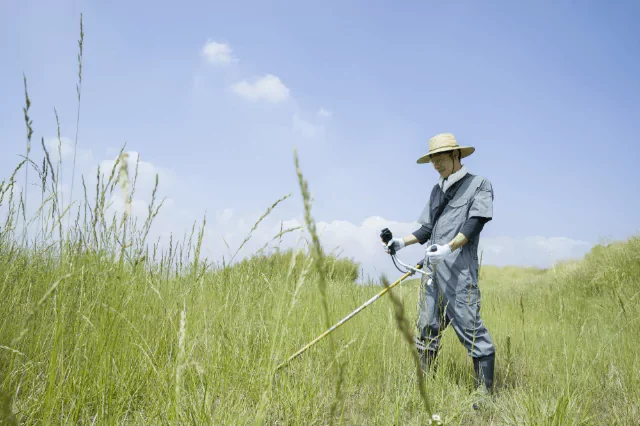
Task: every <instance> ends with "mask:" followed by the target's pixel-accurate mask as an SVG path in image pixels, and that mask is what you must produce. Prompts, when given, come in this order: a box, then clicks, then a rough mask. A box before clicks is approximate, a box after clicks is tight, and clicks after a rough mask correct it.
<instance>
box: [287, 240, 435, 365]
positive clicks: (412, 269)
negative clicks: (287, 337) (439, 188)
mask: <svg viewBox="0 0 640 426" xmlns="http://www.w3.org/2000/svg"><path fill="white" fill-rule="evenodd" d="M380 237H381V238H382V241H383V242H384V243H385V244H388V243H389V241H391V238H392V237H393V236H392V234H391V231H389V229H387V228H385V229H383V230H382V233H381V234H380ZM390 255H391V258H392V259H393V263H394V265H395V266H396V268H397V269H398V270H399V271H400V272H403V273H404V275H402V276H401V277H400V278H398V279H397V280H396V281H394V282H393V283H392V284H390V285H389V286H387V287H385V288H384V289H383V290H382V291H381V292H380V293H378V294H376V295H375V296H373V297H372V298H371V299H369V300H367V301H366V302H365V303H364V304H363V305H362V306H360V307H359V308H358V309H356V310H355V311H353V312H351V313H350V314H349V315H347V316H346V317H344V318H343V319H341V320H340V321H338V322H337V323H336V324H334V325H333V326H332V327H331V328H329V329H328V330H327V331H325V332H324V333H322V334H321V335H319V336H318V337H316V338H315V339H313V341H311V342H310V343H308V344H307V345H305V346H304V347H303V348H302V349H300V350H299V351H298V352H296V353H294V354H293V355H291V356H290V357H289V359H287V360H286V361H284V362H282V363H280V365H278V366H277V367H276V371H278V370H279V369H280V368H282V367H284V366H285V365H287V364H288V363H289V362H290V361H291V360H293V359H294V358H296V357H298V356H299V355H301V354H302V353H303V352H304V351H306V350H307V349H309V348H310V347H311V346H313V345H315V344H316V343H318V342H319V341H320V340H321V339H322V338H324V337H326V336H327V335H328V334H329V333H331V332H332V331H334V330H335V329H337V328H338V327H340V326H341V325H342V324H344V323H345V322H347V321H349V320H350V319H351V318H353V317H354V316H356V315H357V314H358V313H360V312H362V310H363V309H364V308H366V307H367V306H369V305H371V304H372V303H373V302H375V301H376V300H378V299H379V298H380V297H382V296H384V295H385V294H386V293H387V292H388V291H389V290H391V289H392V288H393V287H395V286H396V285H398V284H400V283H401V282H402V281H404V280H405V279H406V278H408V277H410V276H411V275H413V274H415V273H416V272H418V273H421V274H424V275H426V276H430V275H431V273H429V272H426V271H423V270H422V269H423V267H424V260H421V261H420V262H419V263H418V264H417V265H416V266H415V267H412V266H409V265H407V264H406V263H403V262H401V261H400V260H399V259H397V257H396V253H395V250H393V248H392V247H390ZM396 262H398V263H399V264H400V265H402V266H404V267H405V268H407V269H408V270H407V271H403V270H402V269H400V268H399V267H398V265H397V264H396Z"/></svg>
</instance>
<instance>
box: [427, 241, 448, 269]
mask: <svg viewBox="0 0 640 426" xmlns="http://www.w3.org/2000/svg"><path fill="white" fill-rule="evenodd" d="M451 253H452V250H451V247H450V246H449V244H443V245H440V244H433V245H431V246H429V247H428V248H427V256H428V257H429V262H430V263H431V264H432V265H437V264H438V263H440V262H441V261H442V259H444V258H445V257H446V256H448V255H450V254H451Z"/></svg>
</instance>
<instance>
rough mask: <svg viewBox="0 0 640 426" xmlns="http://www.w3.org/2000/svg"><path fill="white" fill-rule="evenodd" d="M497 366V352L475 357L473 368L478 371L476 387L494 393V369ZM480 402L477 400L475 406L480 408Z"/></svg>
mask: <svg viewBox="0 0 640 426" xmlns="http://www.w3.org/2000/svg"><path fill="white" fill-rule="evenodd" d="M494 367H495V353H494V354H491V355H489V356H485V357H480V358H473V370H474V371H475V373H476V389H477V390H479V391H480V392H481V393H483V394H488V395H491V394H492V393H493V371H494ZM479 406H480V404H479V403H478V402H475V403H474V404H473V408H474V409H475V410H477V409H479V408H480V407H479Z"/></svg>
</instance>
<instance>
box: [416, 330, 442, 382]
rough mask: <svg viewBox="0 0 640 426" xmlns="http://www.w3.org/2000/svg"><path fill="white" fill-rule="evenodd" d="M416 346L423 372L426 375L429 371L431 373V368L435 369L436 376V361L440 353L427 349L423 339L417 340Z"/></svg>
mask: <svg viewBox="0 0 640 426" xmlns="http://www.w3.org/2000/svg"><path fill="white" fill-rule="evenodd" d="M415 344H416V349H417V350H418V354H419V355H420V364H421V366H422V371H423V372H425V373H426V372H427V371H431V368H432V367H433V373H434V374H435V371H436V366H435V361H436V356H437V355H438V353H437V352H434V351H430V350H429V349H427V345H426V342H425V341H424V340H422V338H416V339H415Z"/></svg>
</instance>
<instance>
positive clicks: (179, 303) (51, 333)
mask: <svg viewBox="0 0 640 426" xmlns="http://www.w3.org/2000/svg"><path fill="white" fill-rule="evenodd" d="M79 93H80V92H79ZM78 98H79V99H80V96H78ZM25 120H26V123H27V128H28V140H29V141H30V139H31V133H29V130H30V125H29V123H30V121H29V118H28V103H27V107H26V108H25ZM43 147H44V145H43ZM29 155H31V157H29ZM43 156H44V160H45V161H44V162H43V158H37V159H33V152H31V150H30V149H29V150H27V158H29V161H26V160H25V161H23V162H22V163H21V164H20V165H19V167H18V168H17V169H16V172H15V173H14V174H13V175H12V176H9V177H7V178H6V179H5V180H4V181H3V182H2V184H1V186H0V207H2V208H3V209H4V210H3V211H4V212H5V213H6V216H5V217H4V218H3V221H2V226H1V228H0V312H1V315H0V397H1V401H0V402H1V404H0V417H1V418H2V420H3V422H4V423H5V424H82V425H88V424H144V425H148V424H234V425H236V424H239V425H244V424H295V425H319V424H322V425H324V424H345V425H422V424H426V423H427V421H428V419H429V412H428V411H429V410H428V408H430V409H431V410H432V412H433V413H435V414H437V415H439V416H440V417H441V419H442V421H443V422H444V423H445V424H467V425H480V424H531V425H533V424H536V425H538V424H549V425H573V424H589V425H605V424H621V425H623V424H624V425H626V424H640V351H639V350H638V342H640V331H638V330H640V239H639V238H637V237H635V238H631V239H630V240H628V241H625V242H620V243H616V244H614V245H611V246H608V247H603V246H597V247H596V248H594V249H593V250H592V252H591V253H589V254H588V255H587V256H586V258H585V259H584V260H582V261H579V262H571V263H565V264H560V265H556V267H555V268H553V269H551V270H537V269H524V268H514V267H512V268H496V267H491V266H483V267H482V270H481V279H480V288H481V291H482V315H483V319H484V321H485V323H486V325H487V327H488V328H489V330H490V332H491V334H492V336H493V339H494V342H495V343H496V346H497V358H496V384H495V395H494V397H493V401H492V403H491V404H489V405H487V406H486V407H485V408H483V409H482V410H481V411H478V412H476V411H474V410H473V409H472V407H471V404H472V402H473V400H474V399H473V397H474V395H473V369H472V364H471V360H470V359H469V358H468V357H467V356H466V351H465V350H464V348H463V347H462V345H461V344H460V343H459V342H458V340H457V338H456V337H455V335H454V332H453V330H452V329H448V330H447V331H446V333H445V337H444V342H443V350H442V351H441V358H440V360H439V368H438V372H437V374H436V375H435V376H434V377H430V376H429V377H426V376H425V378H424V390H425V392H424V395H425V397H426V398H425V397H422V395H421V392H420V387H419V381H418V376H417V374H416V366H415V362H414V361H415V356H416V353H415V349H414V348H413V345H411V344H409V343H408V342H407V340H408V338H410V336H408V335H407V333H411V332H412V331H413V323H414V320H415V317H416V304H417V297H418V289H419V283H418V281H417V280H415V279H414V280H408V281H406V282H404V283H402V284H400V285H398V286H397V287H395V288H394V289H393V290H391V291H390V292H389V294H387V295H385V296H384V297H383V298H382V299H380V300H378V301H377V302H376V303H375V304H373V305H371V306H370V307H368V308H367V309H366V310H364V311H363V312H361V313H360V314H359V315H357V316H356V317H354V318H353V319H352V320H351V321H349V322H347V323H346V324H345V325H344V326H342V327H341V328H339V329H338V330H336V331H335V332H333V333H332V334H330V335H329V336H328V337H327V338H325V339H323V340H321V341H320V342H319V343H318V344H316V345H315V346H313V347H312V348H310V349H309V350H308V351H306V352H305V353H304V354H302V355H301V356H300V357H298V358H296V359H295V360H293V361H292V362H291V363H290V364H289V365H287V366H286V367H285V368H283V369H281V370H280V371H279V372H278V374H274V368H275V367H276V366H277V365H278V364H279V363H280V362H282V361H284V360H286V359H287V357H289V356H290V355H291V354H293V353H294V352H296V351H297V350H298V349H300V348H301V347H302V346H304V345H305V344H307V343H308V342H310V341H311V340H313V339H314V338H315V337H316V336H318V335H319V334H320V333H322V332H323V331H324V330H326V329H327V327H328V326H329V325H331V324H333V323H335V322H337V321H338V320H339V319H341V318H342V317H344V316H345V315H347V314H348V313H350V312H351V311H353V310H354V309H355V308H357V307H358V306H360V305H361V304H362V303H364V302H365V301H366V300H367V299H368V298H370V297H371V296H373V295H374V294H376V293H377V292H379V291H380V290H381V289H382V287H381V286H378V285H356V284H354V278H355V277H356V276H357V271H358V265H356V264H354V263H352V262H351V261H349V260H344V259H336V258H335V257H332V256H326V255H325V254H323V252H322V250H321V247H320V246H319V243H318V241H317V238H316V235H315V227H314V222H313V219H312V212H311V208H312V206H311V205H310V204H309V196H308V188H307V187H306V183H305V182H304V180H303V178H302V175H301V174H299V183H300V188H301V192H302V194H303V196H304V199H305V205H304V206H301V208H303V207H304V209H305V213H306V221H307V229H305V231H304V232H305V234H306V235H307V236H308V237H309V240H310V243H309V246H308V250H306V251H301V252H295V253H294V252H292V251H283V252H282V253H277V254H273V255H270V256H265V255H263V254H259V253H257V254H256V255H255V256H254V257H252V258H248V259H244V260H242V261H240V262H234V263H233V264H231V265H225V266H220V265H217V264H216V265H214V264H213V263H211V262H210V261H207V260H206V259H202V258H201V256H200V247H201V242H202V228H203V227H204V226H205V224H204V223H203V224H202V226H201V227H200V228H198V229H195V230H194V232H193V234H192V235H187V236H185V238H183V240H181V241H174V242H173V243H172V245H171V248H170V250H168V251H159V250H156V246H155V245H154V244H148V241H147V238H146V237H147V233H148V230H149V227H150V226H152V223H153V217H154V215H155V214H156V213H157V211H156V210H155V208H156V207H158V206H159V203H156V204H155V205H154V207H153V208H151V209H150V211H149V217H148V221H147V222H145V223H142V224H137V225H136V223H135V222H133V221H132V219H131V217H128V216H114V217H107V216H105V211H106V210H107V206H105V201H104V200H105V199H108V196H109V194H110V193H111V192H112V191H114V190H120V189H122V190H123V191H125V194H129V195H130V194H131V192H130V191H131V185H130V183H131V182H132V180H133V179H130V178H129V174H130V173H129V172H130V171H129V170H127V169H126V168H124V167H122V163H116V166H117V167H116V166H114V169H113V170H108V171H105V173H106V176H109V178H107V179H106V180H100V181H99V184H98V185H97V187H96V188H95V189H93V190H91V189H88V190H86V192H85V193H87V192H89V193H91V192H92V191H93V192H94V194H93V195H91V196H89V195H87V196H86V198H85V200H84V203H81V204H79V205H74V206H71V208H67V206H65V205H64V204H63V203H62V202H61V199H60V196H59V194H58V193H57V192H56V191H57V189H56V188H58V183H57V181H56V179H57V178H56V176H54V175H53V174H52V173H51V172H52V171H58V170H59V167H60V165H54V164H51V163H50V162H47V158H48V157H49V156H48V154H47V153H43ZM31 160H32V161H31ZM38 164H43V166H38ZM28 169H30V170H31V173H32V175H31V177H32V178H33V177H34V176H36V179H38V180H39V181H41V182H42V185H43V186H42V196H41V197H39V198H40V199H29V200H25V198H24V196H23V194H21V193H19V192H16V191H15V184H16V182H17V181H18V180H19V179H21V176H22V173H25V174H26V173H27V172H26V170H28ZM298 170H299V169H298ZM299 173H301V172H300V171H299ZM58 176H59V173H58ZM312 184H313V183H312V182H311V185H312ZM25 201H28V205H29V206H33V205H34V204H35V205H42V206H41V207H42V208H41V209H39V210H38V211H37V212H36V213H35V214H34V215H33V217H31V218H28V217H25V216H24V214H23V212H24V211H25V210H26V209H25V204H27V203H25ZM267 213H268V212H267ZM25 218H26V219H27V220H30V219H31V220H32V222H31V224H30V227H29V229H30V230H35V231H37V233H36V234H34V233H31V234H30V236H29V238H28V239H24V238H23V236H24V234H23V228H22V225H21V224H22V223H23V221H24V219H25ZM67 223H68V224H69V226H66V224H67ZM63 224H64V225H65V226H63ZM257 225H258V226H259V224H257ZM399 275H400V274H398V276H399ZM388 278H389V281H393V280H394V279H396V278H397V277H388ZM394 301H395V302H396V304H394V303H393V302H394ZM399 307H401V308H402V309H399Z"/></svg>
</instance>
